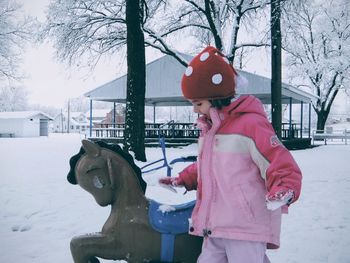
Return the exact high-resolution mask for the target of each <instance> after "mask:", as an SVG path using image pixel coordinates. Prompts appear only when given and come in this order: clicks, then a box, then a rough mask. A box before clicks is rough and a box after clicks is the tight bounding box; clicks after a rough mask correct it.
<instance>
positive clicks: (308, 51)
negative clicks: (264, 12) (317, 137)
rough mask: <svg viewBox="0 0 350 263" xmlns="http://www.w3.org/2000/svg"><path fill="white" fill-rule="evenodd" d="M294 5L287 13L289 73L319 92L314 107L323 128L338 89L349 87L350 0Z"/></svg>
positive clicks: (306, 2)
mask: <svg viewBox="0 0 350 263" xmlns="http://www.w3.org/2000/svg"><path fill="white" fill-rule="evenodd" d="M291 7H292V8H291V9H290V10H289V13H288V15H287V16H285V17H284V18H285V21H284V22H285V23H284V24H285V30H286V34H285V42H284V49H285V50H286V51H287V52H288V60H287V64H288V66H289V69H290V70H289V72H290V76H291V77H292V78H293V81H294V83H296V84H299V85H300V86H304V87H307V88H308V90H309V91H311V92H313V93H314V94H315V95H317V96H318V99H317V100H316V102H315V103H314V104H313V108H314V110H315V111H316V114H317V130H324V127H325V124H326V121H327V118H328V115H329V112H330V110H331V107H332V104H333V102H334V99H335V98H336V96H337V94H338V92H339V90H340V89H346V90H349V85H348V84H349V74H350V3H349V2H348V1H346V0H332V1H328V2H322V3H319V1H312V0H308V1H300V2H294V3H292V6H291Z"/></svg>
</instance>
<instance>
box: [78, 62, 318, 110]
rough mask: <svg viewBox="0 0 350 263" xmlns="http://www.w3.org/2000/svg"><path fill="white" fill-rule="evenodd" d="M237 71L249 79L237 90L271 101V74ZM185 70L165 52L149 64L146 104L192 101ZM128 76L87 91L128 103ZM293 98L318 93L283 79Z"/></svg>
mask: <svg viewBox="0 0 350 263" xmlns="http://www.w3.org/2000/svg"><path fill="white" fill-rule="evenodd" d="M182 56H183V57H184V58H185V59H187V60H188V61H190V60H191V58H192V57H191V56H189V55H182ZM237 71H238V73H239V74H241V75H242V76H244V77H245V78H246V79H247V80H248V82H249V85H248V86H247V87H245V88H242V89H240V90H237V93H239V94H252V95H255V96H256V97H258V98H259V99H260V100H261V101H262V102H263V103H265V104H268V103H271V80H270V79H269V78H267V77H263V76H259V75H256V74H253V73H249V72H246V71H242V70H237ZM184 72H185V67H184V66H183V65H181V64H180V63H179V62H178V61H177V60H176V59H175V58H173V57H171V56H169V55H165V56H163V57H161V58H159V59H156V60H154V61H153V62H150V63H148V64H147V65H146V99H145V104H146V105H158V106H162V105H164V106H165V105H166V106H181V105H183V106H184V105H190V104H189V102H188V101H187V100H186V99H184V98H183V96H182V93H181V88H180V86H181V85H180V84H181V78H182V75H183V73H184ZM126 77H127V76H126V75H123V76H121V77H119V78H117V79H115V80H112V81H110V82H108V83H106V84H104V85H102V86H100V87H97V88H96V89H93V90H91V91H89V92H87V93H85V94H84V95H85V96H86V97H89V98H90V99H92V100H97V101H110V102H122V103H124V102H125V100H126ZM290 98H292V102H293V103H298V102H300V101H303V102H305V103H309V102H311V101H312V100H314V99H316V98H317V97H316V96H314V95H312V94H309V93H307V92H304V91H301V90H299V89H296V88H294V87H292V86H291V85H288V84H285V83H283V84H282V101H283V103H289V102H290Z"/></svg>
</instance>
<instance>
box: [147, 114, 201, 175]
mask: <svg viewBox="0 0 350 263" xmlns="http://www.w3.org/2000/svg"><path fill="white" fill-rule="evenodd" d="M174 123H175V121H173V120H172V121H169V122H167V123H164V124H163V125H161V126H159V133H158V134H159V145H160V148H161V150H162V155H163V158H161V159H159V160H157V161H154V162H151V163H149V164H146V165H145V166H143V167H141V171H142V173H149V172H152V171H156V170H159V169H161V168H164V167H166V169H167V176H169V177H170V176H171V170H172V169H173V167H172V165H173V164H175V163H177V162H195V161H196V160H197V157H196V156H188V157H180V158H176V159H174V160H172V161H171V162H170V163H169V162H168V159H167V156H166V146H165V139H164V137H162V136H161V129H162V127H164V126H165V125H171V124H174ZM159 162H163V163H162V164H161V165H160V166H156V167H154V168H151V169H148V170H144V169H145V168H147V167H149V166H151V165H154V164H156V163H159Z"/></svg>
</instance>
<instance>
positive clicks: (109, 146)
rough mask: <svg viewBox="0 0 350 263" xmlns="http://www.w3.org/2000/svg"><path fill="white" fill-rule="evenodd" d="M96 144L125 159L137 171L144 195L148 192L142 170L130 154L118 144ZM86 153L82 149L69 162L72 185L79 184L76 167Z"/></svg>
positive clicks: (99, 142) (69, 179)
mask: <svg viewBox="0 0 350 263" xmlns="http://www.w3.org/2000/svg"><path fill="white" fill-rule="evenodd" d="M95 143H96V144H98V145H99V146H100V147H103V148H106V149H109V150H111V151H113V152H115V153H117V154H119V155H121V157H123V158H124V159H125V160H126V161H127V162H128V163H129V165H130V166H131V168H132V169H133V170H134V171H135V174H136V175H137V178H138V180H139V182H140V185H141V188H142V191H143V193H145V192H146V186H147V184H146V182H145V181H144V180H143V178H142V174H141V169H140V168H139V167H138V166H137V165H136V164H135V162H134V158H133V157H132V156H131V155H130V154H129V153H127V152H125V151H123V149H122V148H121V147H120V146H119V145H118V144H111V143H105V142H103V141H96V142H95ZM84 153H85V150H84V148H83V147H80V150H79V152H78V153H77V154H75V155H73V156H72V157H71V158H70V160H69V166H70V170H69V172H68V175H67V180H68V182H70V183H71V184H77V183H78V182H77V180H76V177H75V166H76V164H77V162H78V161H79V159H80V157H81V156H82V155H83V154H84Z"/></svg>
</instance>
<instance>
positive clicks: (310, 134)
mask: <svg viewBox="0 0 350 263" xmlns="http://www.w3.org/2000/svg"><path fill="white" fill-rule="evenodd" d="M310 136H311V102H310V103H309V138H310Z"/></svg>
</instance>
